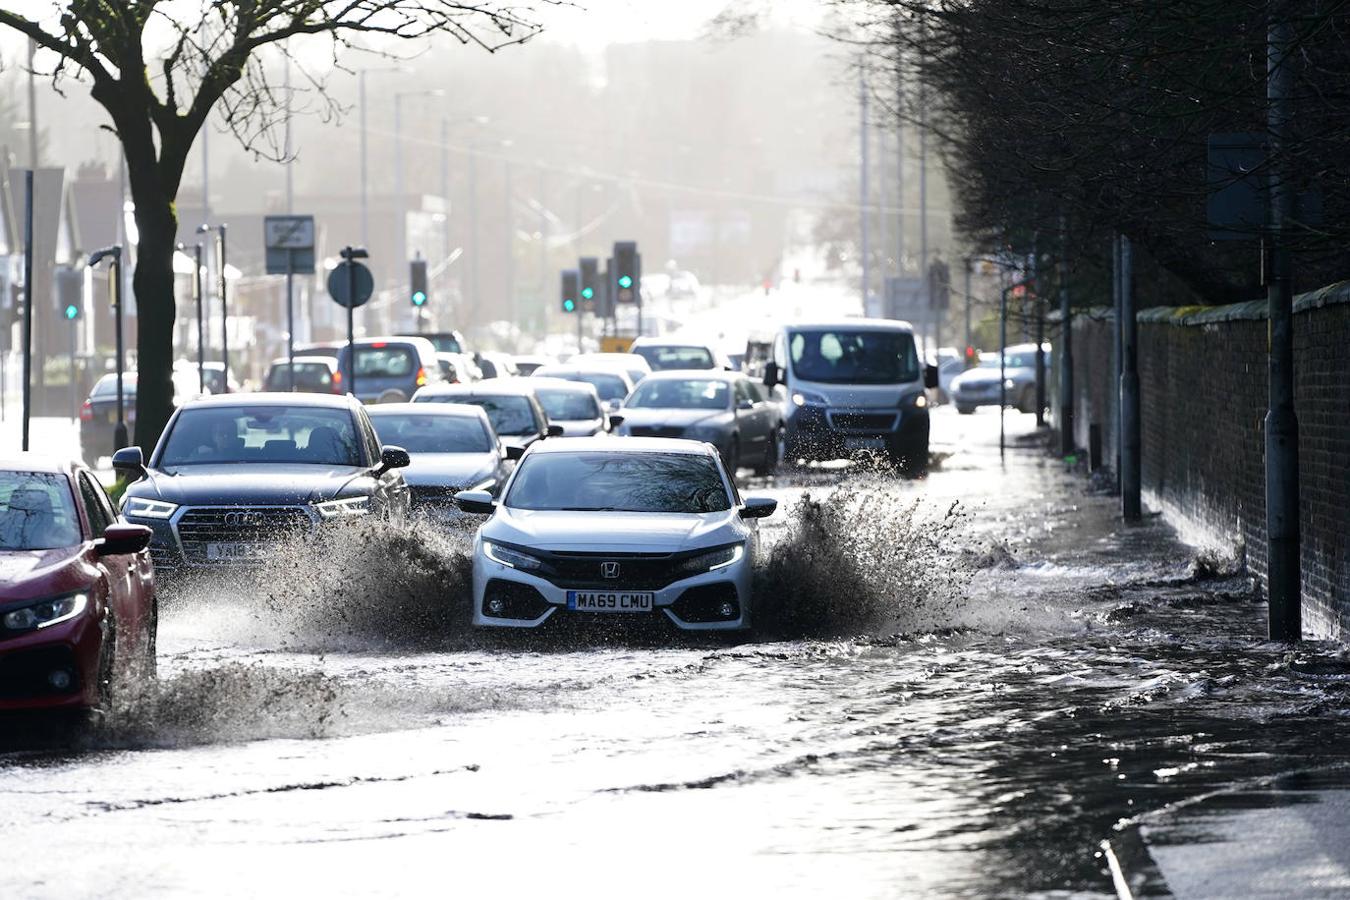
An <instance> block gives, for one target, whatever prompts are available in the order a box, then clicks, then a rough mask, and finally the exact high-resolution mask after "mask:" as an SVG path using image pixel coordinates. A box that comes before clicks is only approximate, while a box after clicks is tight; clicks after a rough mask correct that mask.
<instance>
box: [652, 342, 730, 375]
mask: <svg viewBox="0 0 1350 900" xmlns="http://www.w3.org/2000/svg"><path fill="white" fill-rule="evenodd" d="M633 352H634V353H636V354H637V355H638V356H641V357H642V358H643V359H645V360H646V361H647V365H649V366H651V367H652V371H653V372H659V371H661V370H662V369H714V368H716V367H717V366H716V363H714V362H713V357H712V354H711V353H709V352H708V348H706V347H672V346H663V347H634V348H633Z"/></svg>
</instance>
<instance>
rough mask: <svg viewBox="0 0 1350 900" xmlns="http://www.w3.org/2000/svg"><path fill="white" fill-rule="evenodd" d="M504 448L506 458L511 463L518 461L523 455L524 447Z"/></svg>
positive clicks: (513, 445) (506, 445)
mask: <svg viewBox="0 0 1350 900" xmlns="http://www.w3.org/2000/svg"><path fill="white" fill-rule="evenodd" d="M504 446H505V448H506V458H507V459H509V460H512V461H513V462H515V461H519V460H520V458H521V457H522V456H524V455H525V448H524V447H517V446H516V445H515V444H505V445H504Z"/></svg>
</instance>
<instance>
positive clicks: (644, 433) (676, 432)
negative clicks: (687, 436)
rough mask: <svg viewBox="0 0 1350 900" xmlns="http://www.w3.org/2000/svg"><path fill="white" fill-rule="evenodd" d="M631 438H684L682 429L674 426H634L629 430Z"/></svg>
mask: <svg viewBox="0 0 1350 900" xmlns="http://www.w3.org/2000/svg"><path fill="white" fill-rule="evenodd" d="M629 433H630V434H632V435H633V437H659V438H677V437H684V429H683V428H680V427H678V426H676V425H634V426H633V427H632V428H630V429H629Z"/></svg>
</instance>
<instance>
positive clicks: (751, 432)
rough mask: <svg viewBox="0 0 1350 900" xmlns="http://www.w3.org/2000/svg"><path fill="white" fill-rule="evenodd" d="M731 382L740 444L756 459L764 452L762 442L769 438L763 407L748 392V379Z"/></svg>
mask: <svg viewBox="0 0 1350 900" xmlns="http://www.w3.org/2000/svg"><path fill="white" fill-rule="evenodd" d="M732 384H733V385H734V386H735V391H736V393H735V402H736V423H737V425H739V426H740V431H741V446H742V447H744V448H745V451H746V452H747V453H748V454H750V457H751V458H752V459H758V458H759V454H761V453H763V452H764V442H765V441H767V440H768V439H769V435H768V430H767V428H765V420H764V416H763V409H762V408H761V404H760V403H759V402H758V398H757V397H755V396H754V395H753V394H752V393H751V392H750V383H749V382H748V381H746V380H745V379H744V378H738V379H736V380H735V381H734V382H732Z"/></svg>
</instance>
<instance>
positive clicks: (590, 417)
mask: <svg viewBox="0 0 1350 900" xmlns="http://www.w3.org/2000/svg"><path fill="white" fill-rule="evenodd" d="M531 380H532V381H534V380H535V379H533V378H532V379H531ZM537 381H538V383H537V384H536V385H535V388H534V392H535V394H536V395H538V397H539V402H540V403H541V404H543V406H544V412H545V413H547V414H548V420H549V423H550V424H553V425H561V426H562V430H563V437H591V436H592V435H596V434H603V433H604V432H606V431H608V430H609V416H608V415H606V414H605V406H604V403H602V402H601V400H600V394H599V393H597V392H596V390H595V385H593V384H588V383H586V382H584V381H566V380H564V379H561V378H539V379H537Z"/></svg>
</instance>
